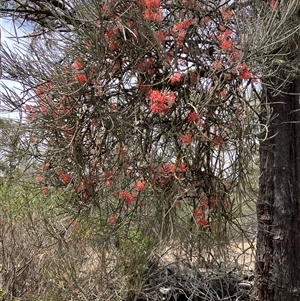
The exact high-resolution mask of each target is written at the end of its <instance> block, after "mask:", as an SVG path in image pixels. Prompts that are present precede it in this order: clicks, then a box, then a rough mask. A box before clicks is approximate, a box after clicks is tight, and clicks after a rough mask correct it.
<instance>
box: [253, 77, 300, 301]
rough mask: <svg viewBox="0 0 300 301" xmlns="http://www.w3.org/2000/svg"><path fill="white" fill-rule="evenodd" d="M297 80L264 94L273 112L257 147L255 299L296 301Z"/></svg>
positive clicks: (299, 291) (299, 257)
mask: <svg viewBox="0 0 300 301" xmlns="http://www.w3.org/2000/svg"><path fill="white" fill-rule="evenodd" d="M299 85H300V79H298V80H294V81H292V82H290V83H288V84H287V85H286V86H285V88H284V90H283V91H282V93H280V95H277V96H273V95H271V93H269V91H268V89H266V90H265V91H264V93H263V96H264V99H263V107H265V108H266V106H268V105H269V106H270V107H271V109H272V110H273V113H274V115H273V116H274V119H273V120H272V122H271V125H270V127H269V131H268V138H267V139H265V140H263V141H262V142H261V148H260V166H261V176H260V195H259V199H258V202H257V216H258V236H257V254H256V256H257V259H256V275H257V280H256V291H255V294H254V299H255V300H259V301H296V300H297V301H298V300H300V264H299V263H300V193H299V191H300V190H299V181H300V124H299V123H298V122H299V120H300V118H299V115H300V112H299V109H300V106H299V92H300V87H299Z"/></svg>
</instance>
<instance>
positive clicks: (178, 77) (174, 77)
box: [169, 72, 183, 84]
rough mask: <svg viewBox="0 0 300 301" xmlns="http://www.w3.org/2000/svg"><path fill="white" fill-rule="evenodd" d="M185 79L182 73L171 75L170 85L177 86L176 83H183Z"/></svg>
mask: <svg viewBox="0 0 300 301" xmlns="http://www.w3.org/2000/svg"><path fill="white" fill-rule="evenodd" d="M182 78H183V74H182V73H180V72H175V73H174V74H172V75H171V77H170V78H169V83H170V84H176V83H180V82H181V81H182Z"/></svg>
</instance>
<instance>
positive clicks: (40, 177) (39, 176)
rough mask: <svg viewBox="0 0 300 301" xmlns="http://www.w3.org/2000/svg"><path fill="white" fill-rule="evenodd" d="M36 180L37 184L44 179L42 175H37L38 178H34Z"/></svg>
mask: <svg viewBox="0 0 300 301" xmlns="http://www.w3.org/2000/svg"><path fill="white" fill-rule="evenodd" d="M36 180H37V181H38V182H39V183H41V182H43V181H44V177H43V176H42V175H38V176H37V177H36Z"/></svg>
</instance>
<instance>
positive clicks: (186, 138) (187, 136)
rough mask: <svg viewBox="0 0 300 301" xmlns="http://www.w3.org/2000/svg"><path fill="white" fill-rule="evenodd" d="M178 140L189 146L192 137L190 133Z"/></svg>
mask: <svg viewBox="0 0 300 301" xmlns="http://www.w3.org/2000/svg"><path fill="white" fill-rule="evenodd" d="M180 139H181V142H182V143H183V144H190V143H191V142H192V140H193V136H192V134H191V133H185V134H182V135H181V137H180Z"/></svg>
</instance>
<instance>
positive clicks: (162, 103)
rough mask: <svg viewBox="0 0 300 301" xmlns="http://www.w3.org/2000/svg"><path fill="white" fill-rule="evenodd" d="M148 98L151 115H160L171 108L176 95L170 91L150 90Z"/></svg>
mask: <svg viewBox="0 0 300 301" xmlns="http://www.w3.org/2000/svg"><path fill="white" fill-rule="evenodd" d="M148 98H149V100H150V103H151V105H150V110H151V111H152V112H153V113H158V114H162V113H165V112H166V111H167V110H168V109H170V108H171V107H172V105H173V104H174V102H175V100H176V95H175V93H174V92H172V91H159V90H150V91H149V94H148Z"/></svg>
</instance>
